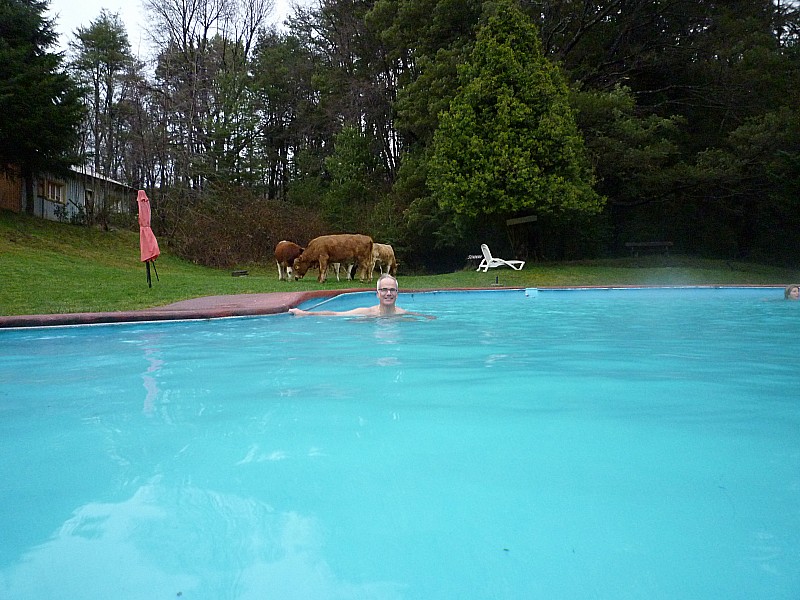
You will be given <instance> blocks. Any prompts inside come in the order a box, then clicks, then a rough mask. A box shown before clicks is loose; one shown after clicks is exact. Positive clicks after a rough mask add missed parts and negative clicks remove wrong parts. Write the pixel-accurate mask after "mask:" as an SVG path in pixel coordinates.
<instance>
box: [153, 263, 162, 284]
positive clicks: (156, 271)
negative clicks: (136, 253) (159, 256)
mask: <svg viewBox="0 0 800 600" xmlns="http://www.w3.org/2000/svg"><path fill="white" fill-rule="evenodd" d="M153 272H154V273H155V274H156V281H161V280H160V279H159V278H158V269H156V260H155V259H153Z"/></svg>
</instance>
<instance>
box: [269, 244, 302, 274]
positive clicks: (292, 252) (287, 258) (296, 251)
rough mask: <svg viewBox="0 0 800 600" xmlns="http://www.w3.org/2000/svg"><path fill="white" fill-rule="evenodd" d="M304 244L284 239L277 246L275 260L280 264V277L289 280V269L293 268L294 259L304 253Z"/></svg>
mask: <svg viewBox="0 0 800 600" xmlns="http://www.w3.org/2000/svg"><path fill="white" fill-rule="evenodd" d="M303 250H305V248H303V247H302V246H299V245H297V244H295V243H294V242H287V241H286V240H282V241H280V242H278V245H277V246H275V262H276V263H277V264H278V279H280V280H281V281H283V280H286V281H289V271H290V270H291V269H292V265H293V264H294V259H295V258H297V257H298V256H300V255H301V254H302V253H303Z"/></svg>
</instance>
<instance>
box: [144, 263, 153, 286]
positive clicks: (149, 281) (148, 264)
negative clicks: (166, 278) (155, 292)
mask: <svg viewBox="0 0 800 600" xmlns="http://www.w3.org/2000/svg"><path fill="white" fill-rule="evenodd" d="M144 266H145V268H146V269H147V287H153V282H152V281H151V280H150V261H149V260H146V261H144Z"/></svg>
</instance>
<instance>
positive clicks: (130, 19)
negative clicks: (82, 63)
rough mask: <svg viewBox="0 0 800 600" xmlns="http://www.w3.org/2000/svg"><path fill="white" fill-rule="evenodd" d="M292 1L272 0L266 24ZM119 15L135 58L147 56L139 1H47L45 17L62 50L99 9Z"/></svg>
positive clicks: (285, 11)
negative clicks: (53, 28) (49, 19)
mask: <svg viewBox="0 0 800 600" xmlns="http://www.w3.org/2000/svg"><path fill="white" fill-rule="evenodd" d="M292 3H294V0H275V8H274V10H273V12H272V15H271V17H270V21H271V22H273V23H276V24H280V23H281V22H283V19H284V17H285V16H286V15H287V14H288V13H289V12H290V5H291V4H292ZM104 8H105V9H106V10H108V11H109V12H110V13H119V16H120V18H121V20H122V22H123V24H124V25H125V29H126V30H127V31H128V40H129V41H130V43H131V49H132V50H133V54H134V55H135V56H139V55H145V54H147V50H148V48H147V38H146V36H145V35H144V33H143V31H142V28H143V23H144V9H143V8H142V7H141V4H140V3H139V0H50V8H49V11H48V16H49V17H51V18H53V19H55V29H56V32H57V33H58V35H59V49H61V50H66V48H67V45H68V43H69V42H70V40H72V39H73V37H74V36H73V33H74V32H75V30H76V29H77V28H78V27H88V26H89V24H90V23H91V22H92V21H94V20H95V19H97V17H98V16H100V11H101V10H102V9H104Z"/></svg>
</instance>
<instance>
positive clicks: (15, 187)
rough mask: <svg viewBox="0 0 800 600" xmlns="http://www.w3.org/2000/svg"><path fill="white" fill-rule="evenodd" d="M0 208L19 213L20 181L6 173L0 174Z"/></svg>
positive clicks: (20, 199)
mask: <svg viewBox="0 0 800 600" xmlns="http://www.w3.org/2000/svg"><path fill="white" fill-rule="evenodd" d="M0 208H4V209H6V210H12V211H14V212H21V210H22V180H20V179H19V178H18V177H13V176H11V175H9V174H7V173H0Z"/></svg>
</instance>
